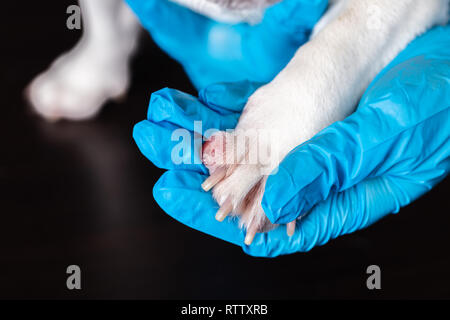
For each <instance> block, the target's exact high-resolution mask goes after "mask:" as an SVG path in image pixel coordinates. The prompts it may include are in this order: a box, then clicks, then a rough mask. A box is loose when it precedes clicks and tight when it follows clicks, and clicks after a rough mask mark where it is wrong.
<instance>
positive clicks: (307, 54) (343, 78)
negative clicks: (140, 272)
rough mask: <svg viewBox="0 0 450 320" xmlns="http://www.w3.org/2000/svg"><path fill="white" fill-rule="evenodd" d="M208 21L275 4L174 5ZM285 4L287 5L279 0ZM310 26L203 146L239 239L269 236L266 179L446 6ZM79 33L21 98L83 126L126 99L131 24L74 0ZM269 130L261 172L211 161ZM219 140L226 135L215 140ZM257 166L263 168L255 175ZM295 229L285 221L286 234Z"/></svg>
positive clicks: (362, 11) (116, 9)
mask: <svg viewBox="0 0 450 320" xmlns="http://www.w3.org/2000/svg"><path fill="white" fill-rule="evenodd" d="M173 1H175V2H178V3H180V4H182V5H185V6H188V7H190V8H191V9H192V10H195V11H197V12H200V13H202V14H205V15H208V16H210V17H212V18H214V19H217V20H221V21H225V22H229V23H234V22H242V21H247V22H251V23H255V22H256V21H257V20H258V18H259V17H261V16H262V14H263V12H264V10H265V9H266V8H267V7H268V6H269V5H272V4H274V3H275V2H278V1H277V0H240V1H239V0H173ZM285 1H288V0H285ZM330 2H331V6H330V9H329V10H328V12H327V13H326V14H325V15H324V17H323V18H322V19H321V21H319V23H318V24H317V26H316V28H315V30H314V32H313V36H312V37H311V39H310V41H309V42H308V43H306V44H305V45H303V46H302V47H300V48H299V49H298V51H297V53H296V54H295V56H294V57H293V58H292V60H291V61H290V63H289V64H288V65H287V66H286V67H285V68H284V70H282V71H281V72H280V73H279V74H278V75H277V77H275V79H274V80H273V81H272V82H270V83H269V84H267V85H265V86H264V87H261V88H260V89H259V90H257V91H256V92H255V93H254V94H253V95H252V96H251V98H250V99H249V101H248V103H247V105H246V107H245V109H244V112H243V114H242V116H241V118H240V120H239V123H238V126H237V128H236V132H235V133H226V134H222V133H220V134H218V135H215V136H213V139H211V140H210V142H209V143H208V145H207V146H206V147H205V148H204V154H203V156H204V160H205V162H206V164H207V165H209V167H210V171H211V173H212V174H211V176H210V177H209V178H208V179H207V180H206V181H205V183H204V184H203V187H204V189H205V190H210V189H212V188H213V187H214V189H213V195H214V197H215V199H216V200H217V202H218V203H219V204H220V206H221V208H220V209H219V211H218V214H217V216H216V218H217V219H218V220H223V219H224V218H225V217H226V216H227V215H228V214H229V213H231V212H239V213H240V221H241V223H242V225H243V226H245V227H246V228H247V236H246V239H245V242H246V243H247V244H250V243H251V242H252V240H253V237H254V235H255V233H256V232H261V231H265V230H268V229H270V228H271V227H273V225H271V224H270V222H269V221H268V220H267V218H266V217H265V215H264V212H263V210H262V208H261V199H262V196H263V192H264V184H265V181H266V177H267V176H266V175H265V172H266V171H267V169H268V170H270V169H273V168H275V167H276V166H277V165H278V164H279V161H281V160H282V159H283V158H284V157H285V156H286V154H287V153H288V152H289V151H290V150H292V149H293V148H294V147H296V146H297V145H299V144H301V143H302V142H304V141H306V140H308V139H310V138H311V137H312V136H314V135H315V134H316V133H317V132H318V131H320V130H321V129H323V128H325V127H327V126H328V125H330V124H331V123H333V122H335V121H339V120H342V119H344V118H345V117H346V116H348V115H349V114H350V113H352V112H353V110H354V108H355V106H356V105H357V102H358V100H359V99H360V97H361V95H362V94H363V92H364V90H365V89H366V88H367V86H368V85H369V83H370V82H371V81H372V80H373V78H374V77H375V76H376V75H377V74H378V73H379V72H380V71H381V69H382V68H383V67H385V66H386V65H387V64H388V63H389V62H390V61H391V60H392V59H393V58H394V57H395V56H396V55H397V54H398V53H399V52H400V51H401V50H402V49H404V48H405V47H406V45H407V44H408V43H409V42H411V41H412V40H413V39H414V38H415V37H417V36H418V35H420V34H421V33H423V32H425V31H426V30H427V29H429V28H430V27H432V26H434V25H437V24H445V23H447V21H448V12H449V10H448V9H449V3H450V0H335V1H330ZM80 4H81V8H82V12H83V17H84V23H85V24H84V27H85V33H84V35H83V37H82V39H81V41H80V42H79V44H78V45H77V46H76V47H75V48H74V49H73V50H72V51H71V52H70V53H68V54H66V55H64V56H62V57H60V58H59V59H58V60H57V61H56V62H55V63H54V64H53V65H52V66H51V67H50V69H49V70H48V71H46V72H45V73H43V74H41V75H40V76H38V77H37V78H36V79H35V80H34V81H33V82H32V83H31V85H30V87H29V90H28V94H29V100H30V102H31V103H32V105H33V106H34V108H35V110H36V111H37V112H38V113H39V114H41V115H42V116H44V117H46V118H49V119H59V118H66V119H77V120H78V119H85V118H89V117H92V116H93V115H95V114H96V113H97V112H98V111H99V109H100V107H101V106H102V105H103V104H104V102H105V101H107V100H108V99H114V98H117V97H119V96H121V95H123V94H124V93H125V92H126V89H127V86H128V81H129V80H128V61H129V59H130V56H131V54H132V53H133V51H134V50H135V47H136V40H137V37H138V32H139V27H138V23H137V22H136V21H135V18H134V16H133V14H132V13H131V12H130V11H129V9H128V8H127V6H126V5H125V4H124V3H122V2H121V0H80ZM259 129H262V130H273V132H278V133H279V136H278V137H277V140H276V141H277V146H276V148H273V149H274V150H275V149H276V153H277V154H276V158H277V159H278V161H275V162H274V163H271V164H270V165H269V166H268V168H267V165H263V164H258V163H252V164H249V163H245V162H238V163H225V164H223V163H222V164H221V165H220V166H218V165H217V163H219V162H218V161H217V160H218V155H219V156H220V157H222V156H223V155H224V154H226V153H230V150H232V151H233V153H235V154H237V158H239V159H242V158H245V157H246V155H248V154H250V153H251V152H252V149H254V148H257V147H256V146H257V145H261V144H263V145H269V146H270V144H272V147H273V143H271V142H270V141H272V140H270V141H269V140H268V139H267V140H264V139H263V141H258V142H256V141H250V143H247V144H244V145H245V147H244V148H239V147H238V146H237V145H235V144H236V141H237V140H239V139H238V138H239V135H240V133H239V132H246V131H249V130H259ZM219 138H225V140H224V139H219ZM263 169H265V170H263ZM294 228H295V222H292V223H290V224H288V228H287V230H288V234H292V233H293V230H294Z"/></svg>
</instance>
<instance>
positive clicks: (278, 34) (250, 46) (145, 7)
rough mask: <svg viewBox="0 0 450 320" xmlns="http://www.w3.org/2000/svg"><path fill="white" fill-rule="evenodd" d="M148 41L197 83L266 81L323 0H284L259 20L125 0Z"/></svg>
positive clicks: (302, 36) (305, 33)
mask: <svg viewBox="0 0 450 320" xmlns="http://www.w3.org/2000/svg"><path fill="white" fill-rule="evenodd" d="M127 2H128V4H129V5H130V7H131V8H132V9H133V11H134V12H135V13H136V15H137V16H138V18H139V19H140V21H141V23H142V25H143V26H144V27H145V28H146V29H147V30H148V31H149V32H150V33H151V35H152V37H153V39H154V41H155V42H156V43H157V44H158V45H159V46H160V47H161V48H162V49H163V50H164V51H166V52H167V53H168V54H169V55H170V56H171V57H173V58H174V59H176V60H177V61H178V62H180V63H181V64H182V65H183V67H184V68H185V70H186V72H187V74H188V76H189V77H190V79H191V81H192V82H193V84H194V85H195V86H196V87H197V88H204V87H206V86H207V85H209V84H212V83H218V82H231V81H239V80H252V81H260V82H269V81H270V80H272V78H273V77H274V76H275V75H276V74H278V72H279V71H280V70H281V69H282V68H283V67H284V66H285V65H286V64H287V63H288V62H289V60H290V59H291V58H292V56H293V55H294V53H295V51H296V50H297V49H298V48H299V47H300V45H301V44H303V43H304V42H305V41H307V40H308V37H309V34H310V32H311V29H312V28H313V27H314V25H315V23H316V22H317V20H318V19H319V18H320V17H321V15H322V14H323V12H324V11H325V9H326V7H327V5H328V0H284V1H282V2H280V3H278V4H275V5H274V6H272V7H270V8H268V9H267V11H266V13H265V16H264V18H263V20H262V22H261V23H259V24H257V25H255V26H250V25H248V24H246V23H241V24H237V25H228V24H223V23H218V22H216V21H213V20H211V19H208V18H206V17H204V16H202V15H199V14H197V13H194V12H192V11H191V10H189V9H187V8H184V7H181V6H179V5H177V4H175V3H173V2H170V1H168V0H127Z"/></svg>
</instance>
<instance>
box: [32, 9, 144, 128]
mask: <svg viewBox="0 0 450 320" xmlns="http://www.w3.org/2000/svg"><path fill="white" fill-rule="evenodd" d="M79 3H80V7H81V12H82V18H83V35H82V37H81V39H80V41H79V42H78V44H77V45H76V46H75V47H74V48H73V49H72V50H71V51H70V52H68V53H65V54H63V55H61V56H60V57H59V58H58V59H56V61H55V62H53V63H52V65H51V66H50V68H49V69H48V70H46V71H45V72H43V73H41V74H40V75H38V76H37V77H36V78H35V79H34V80H33V81H32V82H31V84H30V85H29V86H28V88H27V89H26V96H27V99H28V101H29V102H30V104H31V106H32V107H33V109H34V110H35V111H36V112H37V113H38V114H40V115H41V116H43V117H44V118H46V119H48V120H58V119H70V120H83V119H88V118H91V117H93V116H95V115H96V114H97V113H98V111H99V110H100V109H101V107H102V106H103V105H104V104H105V103H106V102H107V101H108V100H110V99H117V98H120V97H122V96H123V95H125V93H126V91H127V88H128V85H129V60H130V58H131V56H132V54H133V52H134V51H135V48H136V46H137V40H138V36H139V30H140V27H139V23H138V21H137V19H136V17H135V16H134V14H133V13H132V12H131V10H130V9H129V8H128V6H127V5H126V4H125V3H124V2H123V0H80V1H79Z"/></svg>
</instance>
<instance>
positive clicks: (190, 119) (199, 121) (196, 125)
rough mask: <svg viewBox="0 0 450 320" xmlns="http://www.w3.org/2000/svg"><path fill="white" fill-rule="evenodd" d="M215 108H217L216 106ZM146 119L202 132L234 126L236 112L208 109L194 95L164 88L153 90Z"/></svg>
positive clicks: (237, 115)
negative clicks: (226, 112)
mask: <svg viewBox="0 0 450 320" xmlns="http://www.w3.org/2000/svg"><path fill="white" fill-rule="evenodd" d="M216 109H218V108H217V107H216ZM147 119H148V120H150V121H152V122H154V123H159V122H162V121H164V122H168V123H171V124H173V125H174V126H175V127H180V128H184V129H187V130H190V131H193V132H196V133H200V134H204V133H205V131H206V130H210V129H216V130H225V129H230V128H234V127H235V126H236V124H237V121H238V119H239V114H238V113H228V114H225V115H223V114H221V113H219V112H218V111H216V110H213V109H210V108H208V107H207V106H205V104H203V103H202V102H200V101H199V100H198V99H197V98H196V97H193V96H191V95H189V94H186V93H183V92H181V91H178V90H174V89H169V88H165V89H162V90H159V91H157V92H154V93H153V94H152V96H151V99H150V105H149V108H148V113H147Z"/></svg>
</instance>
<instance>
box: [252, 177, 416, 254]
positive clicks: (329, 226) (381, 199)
mask: <svg viewBox="0 0 450 320" xmlns="http://www.w3.org/2000/svg"><path fill="white" fill-rule="evenodd" d="M421 188H422V186H421V185H420V184H410V183H408V182H403V181H402V180H401V179H395V178H390V177H379V178H374V179H369V180H364V181H362V182H361V183H359V184H358V185H356V186H353V187H351V188H349V189H347V190H345V191H343V192H331V193H330V195H329V196H328V198H327V199H326V200H324V201H322V202H320V203H319V204H317V205H316V206H315V207H314V208H313V209H312V210H311V211H310V212H309V213H308V214H306V215H305V216H303V217H302V218H300V219H299V220H298V221H297V224H296V230H295V233H294V235H293V236H292V237H289V236H288V235H287V234H286V231H285V228H283V227H280V228H279V229H281V230H278V229H276V230H273V231H271V232H269V233H267V234H265V235H264V238H263V239H257V240H259V241H254V243H253V244H252V245H251V246H250V247H244V251H245V252H246V253H248V254H250V255H253V256H268V257H276V256H278V255H282V254H291V253H294V252H307V251H310V250H311V249H312V248H314V247H316V246H320V245H324V244H326V243H327V242H328V241H330V240H331V239H335V238H337V237H339V236H342V235H345V234H349V233H352V232H354V231H356V230H360V229H363V228H366V227H368V226H370V225H372V224H373V223H375V222H376V221H378V220H379V219H381V218H383V217H384V216H386V215H387V214H389V213H392V212H397V211H398V210H399V208H400V207H401V206H402V205H404V204H405V203H409V201H410V200H411V199H410V198H409V194H410V193H411V192H415V191H417V189H421Z"/></svg>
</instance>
